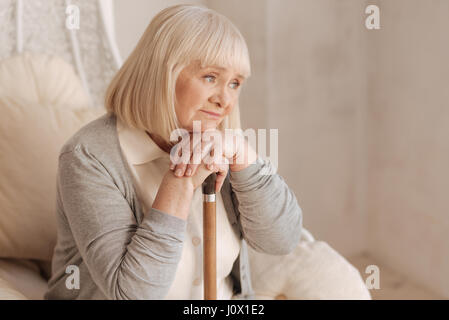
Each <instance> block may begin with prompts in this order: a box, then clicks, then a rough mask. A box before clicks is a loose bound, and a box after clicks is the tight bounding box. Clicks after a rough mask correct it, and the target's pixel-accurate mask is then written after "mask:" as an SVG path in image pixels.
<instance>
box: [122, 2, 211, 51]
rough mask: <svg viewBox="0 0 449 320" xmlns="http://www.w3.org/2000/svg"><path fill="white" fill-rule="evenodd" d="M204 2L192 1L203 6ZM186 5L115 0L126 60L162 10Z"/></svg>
mask: <svg viewBox="0 0 449 320" xmlns="http://www.w3.org/2000/svg"><path fill="white" fill-rule="evenodd" d="M204 2H205V1H204V0H190V1H188V3H191V4H203V3H204ZM182 3H186V1H179V0H114V9H115V22H116V23H115V25H116V29H115V32H116V37H117V42H118V47H119V50H120V53H121V55H122V58H123V60H125V59H126V58H127V57H128V56H129V54H130V53H131V51H132V50H133V49H134V47H135V45H136V44H137V42H138V40H139V39H140V37H141V35H142V34H143V32H144V31H145V29H146V27H147V26H148V25H149V24H150V21H151V19H152V18H153V17H154V16H155V15H156V14H157V13H158V12H159V11H161V10H162V9H164V8H166V7H169V6H172V5H176V4H182Z"/></svg>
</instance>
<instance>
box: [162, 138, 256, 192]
mask: <svg viewBox="0 0 449 320" xmlns="http://www.w3.org/2000/svg"><path fill="white" fill-rule="evenodd" d="M181 137H182V140H181V141H180V142H178V143H177V144H176V145H174V146H173V147H172V149H171V151H170V170H171V171H173V174H174V175H175V176H176V177H178V178H189V179H191V182H192V184H193V187H194V189H196V188H197V187H199V186H200V185H201V184H202V183H203V182H204V180H205V179H206V178H207V177H208V176H209V175H210V174H212V173H213V172H215V173H216V174H217V178H216V183H215V191H216V192H219V191H220V190H221V187H222V185H223V182H224V180H225V178H226V175H227V174H228V171H229V170H231V171H240V170H242V169H244V168H246V167H247V166H248V165H249V164H248V156H247V155H248V153H249V152H248V149H249V148H250V147H249V144H248V143H247V141H246V140H245V138H244V137H243V135H240V134H235V133H231V132H226V134H223V133H222V132H221V131H219V130H217V129H214V130H207V131H204V132H195V133H191V132H190V133H184V134H182V135H181ZM251 154H253V155H254V154H255V152H254V151H252V150H251Z"/></svg>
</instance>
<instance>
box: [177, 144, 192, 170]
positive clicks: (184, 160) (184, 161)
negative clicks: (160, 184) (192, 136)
mask: <svg viewBox="0 0 449 320" xmlns="http://www.w3.org/2000/svg"><path fill="white" fill-rule="evenodd" d="M190 156H191V155H190V146H188V147H186V146H184V148H183V149H181V163H179V164H177V165H176V167H175V169H174V172H175V176H177V177H182V176H184V174H185V171H186V168H187V165H188V163H189V162H190Z"/></svg>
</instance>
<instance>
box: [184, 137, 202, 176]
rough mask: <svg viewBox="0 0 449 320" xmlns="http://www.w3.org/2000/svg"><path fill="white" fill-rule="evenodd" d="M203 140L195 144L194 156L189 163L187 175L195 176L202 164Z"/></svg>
mask: <svg viewBox="0 0 449 320" xmlns="http://www.w3.org/2000/svg"><path fill="white" fill-rule="evenodd" d="M201 145H202V143H201V140H200V141H199V142H198V143H197V144H196V145H195V146H193V152H192V156H191V158H190V163H189V164H188V165H187V169H186V176H188V177H190V176H193V175H194V174H195V172H196V170H197V168H198V166H199V165H200V164H201Z"/></svg>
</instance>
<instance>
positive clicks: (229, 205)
mask: <svg viewBox="0 0 449 320" xmlns="http://www.w3.org/2000/svg"><path fill="white" fill-rule="evenodd" d="M270 165H271V164H270V163H269V162H265V161H263V160H261V159H260V158H258V159H257V161H256V163H254V164H252V165H250V166H249V167H248V168H246V169H244V170H242V171H239V172H229V173H228V176H227V177H226V180H225V183H224V185H223V187H222V190H221V195H222V199H223V202H224V205H225V208H226V213H227V215H228V218H229V221H230V222H231V223H232V227H233V230H234V232H236V234H237V236H238V237H239V238H240V239H241V250H240V253H239V256H238V258H237V260H236V261H235V263H234V265H233V268H232V272H231V277H232V279H233V282H234V288H233V289H234V294H235V295H236V298H237V299H254V291H253V289H252V286H251V275H250V267H249V259H248V247H247V244H249V245H250V246H251V247H252V248H254V249H255V250H256V251H259V252H264V253H267V254H272V255H283V254H288V253H289V252H291V251H292V250H293V249H294V248H295V246H296V245H297V244H298V242H299V238H300V232H301V228H302V212H301V209H300V207H299V206H298V203H297V200H296V197H295V195H294V194H293V193H292V192H291V190H290V189H289V188H288V186H287V185H286V183H285V182H284V180H283V179H282V178H281V177H280V176H279V175H278V174H274V175H260V174H259V173H260V170H261V169H262V168H264V169H269V167H267V166H270ZM56 214H57V225H58V236H57V243H56V246H55V249H54V253H53V260H52V276H51V278H50V280H49V282H48V290H47V292H46V293H45V299H164V297H165V296H166V295H167V293H168V290H169V289H170V286H171V284H172V282H173V281H174V277H175V273H176V269H177V267H178V263H179V261H180V259H181V253H182V249H183V241H184V237H185V232H186V225H187V222H186V221H185V220H182V219H180V218H178V217H175V216H173V215H170V214H167V213H164V212H161V211H159V210H156V209H151V210H150V211H149V212H142V208H141V205H140V203H139V200H138V198H137V196H136V191H135V189H134V186H133V183H132V176H131V171H130V168H129V166H128V163H127V161H126V160H125V158H124V155H123V152H122V150H121V147H120V144H119V140H118V134H117V129H116V117H115V116H114V115H112V114H105V115H103V116H101V117H99V118H97V119H95V120H93V121H91V122H90V123H88V124H87V125H85V126H84V127H82V128H81V129H80V130H79V131H78V132H77V133H75V134H74V135H73V136H72V137H71V138H70V139H69V140H68V141H67V142H66V143H65V144H64V146H63V147H62V149H61V151H60V154H59V164H58V174H57V200H56ZM75 277H78V279H79V287H77V282H76V281H74V279H75Z"/></svg>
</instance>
